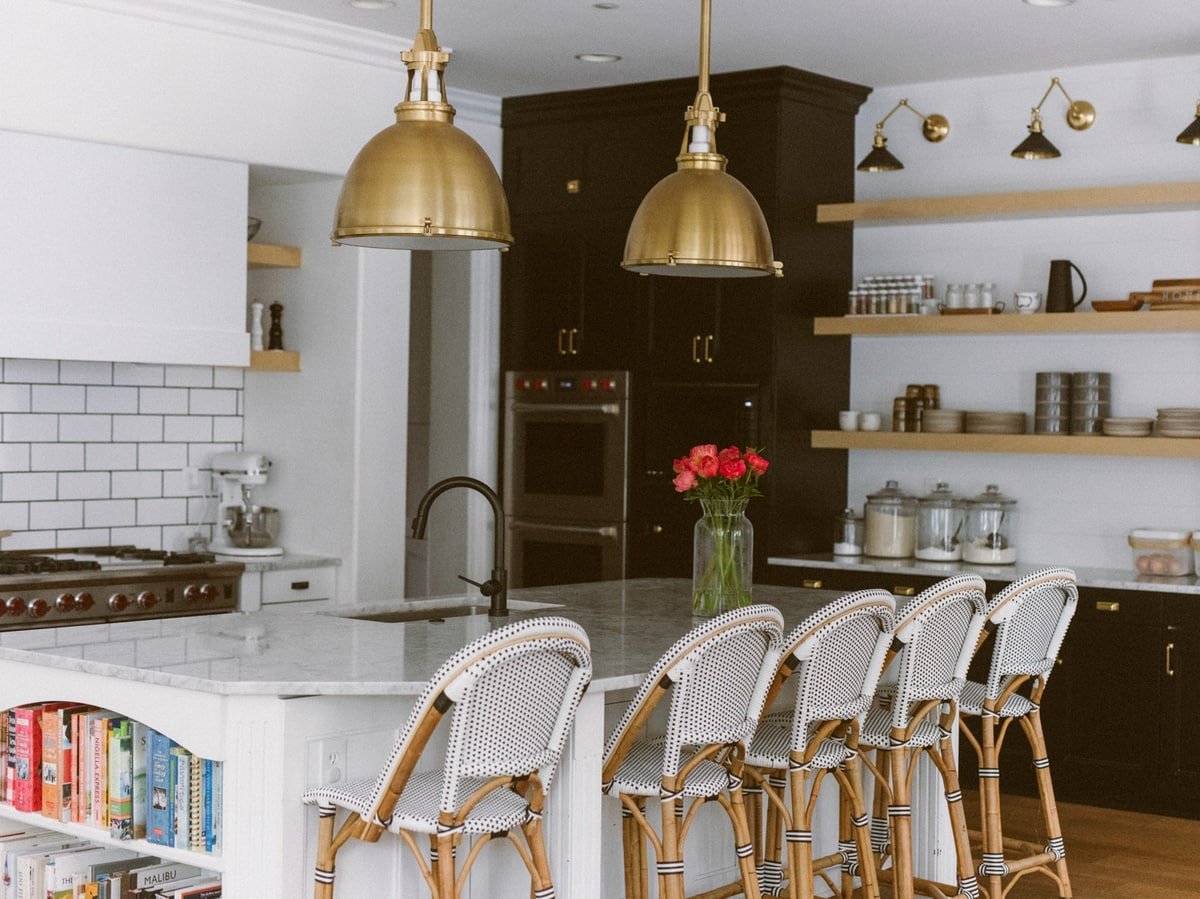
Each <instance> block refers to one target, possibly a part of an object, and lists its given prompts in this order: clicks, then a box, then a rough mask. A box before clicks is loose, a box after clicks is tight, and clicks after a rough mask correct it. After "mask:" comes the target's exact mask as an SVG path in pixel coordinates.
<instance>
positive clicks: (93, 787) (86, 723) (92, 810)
mask: <svg viewBox="0 0 1200 899" xmlns="http://www.w3.org/2000/svg"><path fill="white" fill-rule="evenodd" d="M112 717H114V713H113V712H109V711H105V710H104V709H96V710H95V711H92V712H88V713H87V715H86V717H85V718H84V719H83V721H82V722H81V726H80V731H81V733H80V741H81V743H82V745H83V746H84V747H85V748H84V754H85V756H86V757H85V759H84V761H83V764H82V765H81V777H82V783H84V784H85V785H86V793H87V814H86V815H85V816H84V817H83V818H82V820H81V821H80V823H81V824H90V825H91V826H92V827H107V825H106V824H105V823H104V818H105V817H106V815H107V814H108V802H107V797H106V796H105V794H106V792H107V790H106V789H105V781H104V756H105V755H106V754H107V752H106V749H107V739H106V738H107V734H108V725H107V721H108V719H109V718H112Z"/></svg>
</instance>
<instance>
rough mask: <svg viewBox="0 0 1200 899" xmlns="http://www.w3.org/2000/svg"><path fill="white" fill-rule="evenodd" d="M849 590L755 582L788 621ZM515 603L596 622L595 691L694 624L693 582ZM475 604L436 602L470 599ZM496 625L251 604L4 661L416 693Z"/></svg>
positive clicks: (519, 598) (125, 626) (11, 635)
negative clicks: (365, 617)
mask: <svg viewBox="0 0 1200 899" xmlns="http://www.w3.org/2000/svg"><path fill="white" fill-rule="evenodd" d="M838 595H839V594H838V593H837V592H836V591H825V590H799V589H796V588H791V587H772V586H760V585H756V586H755V587H754V599H755V601H756V602H769V603H773V604H774V605H776V606H778V607H779V609H780V610H781V611H782V612H783V614H784V618H785V619H786V621H787V625H788V626H789V627H791V626H793V625H795V624H798V623H799V622H800V620H801V619H802V618H803V617H805V616H806V615H808V614H809V613H811V612H813V611H815V610H816V609H818V608H820V606H821V605H822V604H824V603H826V602H829V601H830V600H832V599H833V598H835V597H836V596H838ZM510 599H511V603H510V605H511V606H512V608H513V613H512V618H517V617H520V616H524V615H532V614H545V613H552V614H561V615H565V616H566V617H568V618H571V619H573V620H575V621H577V622H579V624H581V625H582V626H583V627H584V628H585V629H586V630H587V632H588V636H589V638H590V639H591V643H592V657H593V665H594V677H593V682H592V689H593V690H617V689H625V688H629V687H634V686H636V685H637V684H638V683H640V682H641V678H642V676H643V675H644V673H645V672H646V671H647V670H648V669H649V667H650V666H651V665H652V664H653V663H654V661H655V660H656V659H657V658H658V657H659V656H660V655H661V654H662V653H663V652H664V651H666V649H667V648H668V647H669V646H670V645H671V644H672V643H673V642H674V641H675V640H676V639H677V638H678V637H680V636H681V635H682V634H684V633H685V632H686V631H687V630H688V629H689V628H690V627H691V626H692V617H691V581H690V580H667V579H645V580H632V581H606V582H601V583H593V584H575V585H569V586H562V587H539V588H536V589H525V590H513V591H511V593H510ZM476 600H477V597H472V598H471V599H470V600H467V599H464V598H462V597H450V598H447V599H446V600H437V601H436V602H441V603H443V604H445V603H449V604H453V605H466V604H474V603H475V602H476ZM431 602H433V601H431ZM423 605H428V603H421V602H410V601H404V600H397V601H394V602H386V603H375V604H372V605H370V606H358V607H353V608H349V607H343V608H342V609H341V610H340V612H339V614H343V615H344V614H355V615H362V614H371V613H378V612H390V611H396V610H411V609H419V608H421V607H422V606H423ZM522 607H524V608H522ZM488 627H489V619H488V618H487V616H486V614H476V615H470V616H463V617H447V618H445V619H444V620H443V621H442V623H432V622H428V621H414V622H407V623H381V622H374V621H360V620H354V619H351V618H344V617H337V614H322V613H319V612H305V611H270V612H268V611H263V612H242V613H231V614H223V615H203V616H195V617H189V618H164V619H158V620H150V621H130V622H119V623H113V624H98V625H83V626H77V627H57V628H34V629H29V630H22V631H11V632H5V633H0V661H3V660H10V661H14V662H25V663H28V664H33V665H42V666H47V667H54V668H56V669H60V670H70V671H79V672H81V673H85V674H93V675H101V676H107V677H114V678H119V679H122V680H129V681H137V682H143V683H154V684H162V685H165V686H172V687H179V688H182V689H188V690H197V691H201V692H206V693H217V694H242V695H270V696H301V695H314V694H330V695H338V694H342V695H353V694H357V695H410V694H415V693H417V692H419V691H420V690H421V688H422V687H423V686H424V685H425V682H426V681H427V680H428V679H429V678H430V677H431V676H432V674H433V672H434V671H435V670H437V667H438V666H439V665H440V664H441V663H442V662H443V661H444V660H445V659H447V658H449V657H450V656H451V655H452V654H453V653H454V652H455V651H457V650H458V649H459V648H460V647H461V646H463V645H464V644H465V643H467V642H469V641H470V640H472V639H474V638H475V637H477V636H480V635H481V634H483V633H485V632H486V631H487V630H488Z"/></svg>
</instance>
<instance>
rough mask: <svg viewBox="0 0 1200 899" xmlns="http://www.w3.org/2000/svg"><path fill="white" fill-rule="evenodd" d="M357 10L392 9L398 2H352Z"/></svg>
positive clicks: (372, 0) (370, 0) (373, 0)
mask: <svg viewBox="0 0 1200 899" xmlns="http://www.w3.org/2000/svg"><path fill="white" fill-rule="evenodd" d="M350 5H351V6H353V7H354V8H355V9H391V8H392V7H393V6H395V5H396V0H350Z"/></svg>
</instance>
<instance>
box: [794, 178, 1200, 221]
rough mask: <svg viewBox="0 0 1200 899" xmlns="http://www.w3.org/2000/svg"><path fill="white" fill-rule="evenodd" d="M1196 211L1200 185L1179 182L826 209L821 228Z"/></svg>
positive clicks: (910, 199) (863, 203)
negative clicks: (849, 225) (1106, 213)
mask: <svg viewBox="0 0 1200 899" xmlns="http://www.w3.org/2000/svg"><path fill="white" fill-rule="evenodd" d="M1197 207H1200V181H1178V182H1173V183H1169V184H1123V185H1117V186H1115V187H1079V188H1070V189H1066V190H1039V191H1026V192H1021V193H1003V194H968V195H960V196H951V197H905V198H901V199H893V200H861V201H859V202H857V203H825V204H822V205H819V206H817V223H818V224H838V223H841V224H848V223H857V224H862V225H872V224H875V225H888V224H903V223H905V222H937V221H957V220H962V219H984V218H986V219H1003V218H1033V217H1037V216H1063V215H1094V214H1096V213H1102V212H1114V213H1115V212H1156V211H1163V210H1168V209H1189V208H1191V209H1194V208H1197Z"/></svg>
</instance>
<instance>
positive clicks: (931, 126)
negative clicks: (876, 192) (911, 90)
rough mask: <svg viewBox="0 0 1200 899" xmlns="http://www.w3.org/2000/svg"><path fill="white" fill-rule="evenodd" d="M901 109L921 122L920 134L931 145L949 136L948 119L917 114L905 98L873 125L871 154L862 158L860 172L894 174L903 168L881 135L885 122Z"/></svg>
mask: <svg viewBox="0 0 1200 899" xmlns="http://www.w3.org/2000/svg"><path fill="white" fill-rule="evenodd" d="M902 107H903V108H904V109H907V110H908V111H909V112H911V113H912V114H913V115H915V116H916V117H917V118H919V119H920V120H921V134H922V136H923V137H924V138H925V140H927V141H929V142H930V143H931V144H938V143H941V142H942V141H944V140H945V139H946V137H947V136H948V135H949V134H950V120H949V119H948V118H946V117H945V116H944V115H939V114H938V113H933V114H932V115H924V114H922V113H920V112H918V111H917V109H916V107H914V106H913V105H912V104H911V103H909V102H908V98H907V97H905V98H904V99H903V100H901V101H900V102H899V103H897V104H896V105H895V106H893V107H892V108H891V109H890V110H889V111H888V114H887V115H885V116H884V117H883V118H882V119H880V120H879V121H878V122H876V123H875V137H874V139H873V140H872V141H871V152H870V153H868V154H867V155H866V156H864V157H863V161H862V162H860V163H859V164H858V170H859V171H860V172H895V171H899V170H900V169H902V168H904V163H902V162H901V161H900V160H899V159H897V158H896V157H895V156H893V155H892V152H891V151H890V150H889V149H888V148H887V137H885V136H884V133H883V126H884V125H885V124H887V120H888V119H890V118H891V117H892V115H893V114H894V113H895V112H896V111H897V110H898V109H900V108H902Z"/></svg>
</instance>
